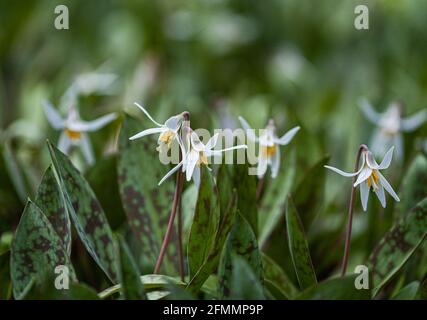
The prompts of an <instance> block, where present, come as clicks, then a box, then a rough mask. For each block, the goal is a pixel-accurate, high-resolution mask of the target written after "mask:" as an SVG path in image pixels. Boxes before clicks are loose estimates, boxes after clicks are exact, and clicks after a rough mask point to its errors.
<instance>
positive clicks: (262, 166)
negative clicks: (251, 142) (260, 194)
mask: <svg viewBox="0 0 427 320" xmlns="http://www.w3.org/2000/svg"><path fill="white" fill-rule="evenodd" d="M267 164H268V159H267V158H266V157H263V156H259V157H258V167H257V175H258V178H260V179H261V178H262V177H263V176H264V175H265V173H266V171H267Z"/></svg>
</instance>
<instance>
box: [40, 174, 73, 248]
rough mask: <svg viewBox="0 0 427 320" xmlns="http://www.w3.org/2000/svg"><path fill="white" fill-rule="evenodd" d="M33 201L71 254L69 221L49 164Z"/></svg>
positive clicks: (62, 198)
mask: <svg viewBox="0 0 427 320" xmlns="http://www.w3.org/2000/svg"><path fill="white" fill-rule="evenodd" d="M34 203H35V204H36V205H37V206H38V207H39V208H40V210H41V211H42V212H43V213H44V215H45V216H46V217H47V218H48V219H49V221H50V223H51V224H52V227H53V229H54V230H55V231H56V233H57V234H58V235H59V238H60V239H61V241H62V244H63V246H64V248H65V249H66V251H67V253H68V255H70V254H71V222H70V217H69V216H68V212H67V209H66V204H65V200H64V197H63V195H62V193H61V190H60V189H59V185H58V182H57V180H56V178H55V174H54V172H53V169H52V167H51V166H49V167H48V168H47V170H46V172H45V173H44V176H43V179H42V182H41V183H40V185H39V187H38V189H37V194H36V199H35V201H34Z"/></svg>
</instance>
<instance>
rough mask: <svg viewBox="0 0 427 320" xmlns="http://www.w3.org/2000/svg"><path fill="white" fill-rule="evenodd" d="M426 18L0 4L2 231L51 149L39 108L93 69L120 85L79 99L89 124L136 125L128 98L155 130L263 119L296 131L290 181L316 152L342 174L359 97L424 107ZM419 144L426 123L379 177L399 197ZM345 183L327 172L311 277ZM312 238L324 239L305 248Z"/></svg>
mask: <svg viewBox="0 0 427 320" xmlns="http://www.w3.org/2000/svg"><path fill="white" fill-rule="evenodd" d="M59 4H64V5H66V6H67V7H68V8H69V27H70V28H69V30H56V29H55V28H54V20H55V17H56V15H55V13H54V9H55V7H56V6H57V5H59ZM358 4H366V5H367V6H368V7H369V22H370V28H369V30H364V31H358V30H356V29H355V28H354V18H355V14H354V8H355V6H356V5H358ZM426 12H427V1H424V0H401V1H385V0H384V1H361V0H360V1H350V0H347V1H336V0H323V1H308V0H304V1H301V0H273V1H256V0H239V1H237V0H189V1H178V0H177V1H166V0H158V1H147V0H145V1H129V0H127V1H112V0H106V1H83V0H73V1H65V0H62V1H56V0H54V1H52V0H46V1H8V0H1V1H0V139H1V149H0V150H1V159H0V164H1V166H0V234H2V233H4V232H5V231H10V230H13V229H14V228H15V227H16V225H17V223H18V221H19V217H20V214H21V212H22V208H23V205H24V202H25V200H26V197H27V196H31V197H32V196H33V194H34V191H35V190H36V187H37V185H38V184H39V182H40V177H41V175H42V173H43V171H44V170H45V168H46V167H47V165H48V163H49V158H48V152H47V149H46V147H45V140H46V139H47V138H49V139H50V140H52V141H54V142H56V141H57V139H58V132H55V131H54V130H52V129H51V128H50V126H49V124H48V123H47V120H46V118H45V116H44V113H43V109H42V101H43V100H44V99H49V100H50V101H51V102H52V103H53V104H54V105H56V106H58V105H59V101H60V98H61V96H62V94H63V93H64V92H65V91H66V89H67V88H68V87H69V86H70V85H71V84H72V82H73V81H74V79H75V78H76V76H78V75H79V74H81V73H84V72H91V71H95V70H102V71H106V72H113V73H115V74H117V75H118V80H117V82H116V84H115V86H114V89H113V90H112V92H111V94H109V95H90V96H85V97H81V98H80V99H79V109H80V112H81V114H82V117H83V118H84V119H86V120H90V119H94V118H96V117H98V116H100V115H102V114H105V113H107V112H112V111H121V110H126V111H128V112H130V113H133V114H136V115H138V116H140V112H138V110H137V109H136V108H135V107H134V105H133V102H135V101H137V102H140V103H142V104H143V105H145V106H146V107H147V109H149V110H150V112H152V114H153V115H154V116H155V118H156V119H158V120H160V121H164V120H165V119H166V118H167V117H168V116H170V115H171V114H174V113H178V112H181V111H183V110H188V111H190V112H191V115H192V116H191V117H192V125H193V127H194V128H201V127H203V128H208V129H214V128H233V127H237V126H238V125H239V124H238V121H237V116H239V115H242V116H244V117H245V118H246V119H247V120H248V122H249V123H250V124H251V125H252V126H253V127H254V128H262V127H263V126H264V125H265V123H266V121H267V119H268V118H269V117H272V118H274V119H275V120H276V123H277V126H278V133H279V135H281V134H283V133H284V132H285V131H286V130H288V129H290V128H291V127H293V126H295V125H300V126H301V127H302V130H301V131H300V132H299V133H298V135H297V136H296V138H295V140H293V142H292V145H293V147H294V148H296V149H297V155H298V162H297V163H298V169H299V170H298V171H297V172H299V173H298V179H300V178H301V175H302V174H303V173H304V172H305V170H306V169H307V168H308V167H310V166H311V165H312V164H314V163H315V162H316V161H318V160H319V159H320V158H321V157H322V156H324V155H325V154H329V155H331V160H330V164H331V165H333V166H337V167H340V168H342V169H344V170H346V171H350V170H351V169H352V167H353V162H354V155H355V152H356V151H357V147H358V145H359V144H360V143H367V142H369V139H370V137H371V135H372V132H373V130H374V127H373V125H372V124H371V123H369V122H368V121H367V120H366V119H365V118H364V117H363V115H362V114H361V112H360V110H359V109H358V107H357V101H358V100H359V98H361V97H366V98H368V99H369V100H370V101H371V102H372V103H373V104H374V106H375V107H376V108H377V110H379V111H381V110H384V109H385V108H386V107H387V105H388V104H389V102H391V101H392V100H400V101H402V102H403V103H404V107H405V109H404V114H405V115H408V114H409V115H410V114H412V113H413V112H415V111H418V110H420V109H422V108H424V107H426V105H427V103H426V101H427V99H426V98H427V90H426V89H427V59H426V57H427V41H426V30H427V20H426V18H425V13H426ZM119 125H120V121H119V120H118V121H116V122H114V123H113V124H111V125H109V126H107V127H106V128H104V129H102V130H100V131H99V132H96V133H93V134H91V135H90V137H91V140H92V142H93V144H94V148H95V152H96V158H97V159H98V160H99V159H102V158H105V157H107V159H108V154H112V153H114V152H115V150H116V139H117V131H118V129H119ZM141 129H142V128H141ZM426 135H427V130H426V128H425V126H424V127H422V128H420V129H418V130H417V131H416V132H414V133H411V134H408V135H405V161H404V163H403V164H402V165H400V166H396V168H395V170H392V172H389V173H388V174H386V176H387V177H388V178H390V180H391V183H392V184H393V186H395V188H396V189H397V190H399V184H400V181H401V179H402V172H404V170H405V168H406V167H407V165H408V163H409V162H410V160H411V159H412V158H413V157H414V156H415V154H416V153H417V152H418V151H420V150H421V149H422V145H423V141H424V137H425V136H426ZM285 148H286V147H285ZM421 151H422V150H421ZM286 154H287V153H286V149H284V150H283V151H282V157H286ZM378 160H381V159H378ZM107 161H108V160H107ZM98 168H99V167H98ZM281 169H282V170H286V167H282V168H281ZM89 170H90V169H89ZM99 170H100V169H99ZM90 174H91V172H90V171H89V172H88V176H89V177H90ZM111 174H114V173H111ZM95 175H96V174H95ZM349 183H350V181H349V180H348V179H344V178H342V177H339V176H336V175H335V174H333V173H329V172H328V174H327V183H326V186H325V192H326V202H325V203H324V206H323V208H324V210H323V212H322V214H321V216H320V217H319V219H318V220H317V222H316V228H313V229H312V230H310V232H311V231H313V230H314V231H313V233H314V235H312V236H311V237H310V239H311V240H310V241H312V242H313V243H318V244H317V247H316V248H315V250H314V251H315V253H314V257H313V259H314V264H315V265H316V264H317V265H318V267H319V268H320V269H321V268H322V266H323V264H320V263H319V262H318V259H320V258H321V257H322V255H323V254H324V252H325V250H331V247H332V246H333V243H336V241H338V240H339V239H338V240H337V238H336V236H332V235H331V234H334V235H336V234H337V232H338V231H339V230H341V226H342V225H343V223H344V218H345V212H346V204H347V200H348V192H347V191H349V188H350V185H349ZM98 184H99V186H98V187H99V189H102V188H105V184H103V182H101V183H98ZM111 188H113V186H112V187H111ZM95 189H96V187H95ZM104 198H105V199H103V198H102V196H100V200H101V202H103V201H104V202H103V206H104V207H108V203H106V202H107V201H108V200H109V197H108V195H107V196H106V197H104ZM110 200H111V199H110ZM370 202H371V203H370V205H371V210H370V211H371V214H370V215H369V217H368V216H367V215H361V214H360V215H356V220H355V232H354V234H355V239H356V242H357V241H358V240H357V239H358V238H357V237H358V235H360V234H361V232H362V231H366V230H371V231H372V230H376V231H377V232H370V233H368V234H369V236H363V237H360V240H359V241H360V243H361V244H360V247H361V248H362V249H363V250H360V255H362V256H363V257H364V258H366V255H368V254H369V252H371V249H372V246H373V244H374V243H376V241H377V240H378V239H379V238H381V236H382V235H383V232H384V231H385V230H387V229H388V228H389V227H390V225H391V223H392V219H391V217H392V210H393V203H392V201H390V200H389V204H390V206H389V207H388V208H387V210H386V212H383V211H381V210H379V208H380V207H379V206H378V203H377V202H378V201H376V199H373V197H371V201H370ZM372 206H374V208H376V209H377V210H372ZM357 207H358V208H357V211H360V210H361V209H360V205H359V204H358V205H357ZM107 211H108V210H107ZM107 214H108V212H107ZM112 214H113V215H114V214H115V213H112ZM116 214H117V215H119V214H118V213H116ZM120 214H122V213H120ZM384 217H385V218H384ZM387 217H388V218H387ZM383 218H384V219H383ZM109 219H110V222H111V221H112V220H114V219H116V217H112V216H111V214H110V216H109ZM120 221H121V218H120V219H117V221H112V222H111V223H112V225H113V228H117V227H119V226H120ZM378 221H382V222H381V223H378ZM370 228H373V229H370ZM319 230H322V231H323V232H326V236H329V238H328V239H329V240H328V241H326V242H322V243H321V244H320V242H316V241H315V240H313V239H316V233H317V231H319ZM328 232H330V233H328ZM363 234H365V233H363ZM340 252H341V251H340ZM340 252H339V254H340ZM356 252H357V251H356ZM355 255H356V256H353V257H352V258H354V259H356V260H357V259H358V257H357V254H355ZM325 263H326V262H325ZM326 264H327V263H326ZM324 268H325V270H324V271H325V272H326V273H327V272H329V271H328V270H327V266H324Z"/></svg>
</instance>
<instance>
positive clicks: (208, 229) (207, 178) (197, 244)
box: [187, 167, 220, 279]
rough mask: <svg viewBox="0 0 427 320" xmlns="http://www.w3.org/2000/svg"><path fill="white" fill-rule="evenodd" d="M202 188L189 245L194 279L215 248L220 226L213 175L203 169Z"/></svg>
mask: <svg viewBox="0 0 427 320" xmlns="http://www.w3.org/2000/svg"><path fill="white" fill-rule="evenodd" d="M201 169H202V170H201V174H200V186H199V192H198V197H197V203H196V209H195V212H194V217H193V223H192V225H191V229H190V237H189V239H188V245H187V256H188V266H189V275H190V279H192V278H193V277H194V276H195V275H196V273H197V272H198V271H199V269H200V268H201V267H202V265H203V264H204V263H205V261H206V258H207V257H208V255H209V253H210V251H211V249H212V248H213V245H214V242H215V237H216V232H217V230H218V226H219V219H220V208H219V199H218V191H217V188H216V185H215V182H214V179H213V177H212V175H211V173H210V172H209V171H208V170H207V169H206V168H204V167H202V168H201Z"/></svg>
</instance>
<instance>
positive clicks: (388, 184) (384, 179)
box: [378, 172, 400, 202]
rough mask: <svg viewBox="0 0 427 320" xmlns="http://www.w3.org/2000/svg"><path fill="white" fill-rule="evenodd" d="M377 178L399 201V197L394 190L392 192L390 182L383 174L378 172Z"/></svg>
mask: <svg viewBox="0 0 427 320" xmlns="http://www.w3.org/2000/svg"><path fill="white" fill-rule="evenodd" d="M378 178H379V182H380V184H382V185H383V187H384V189H385V190H386V191H387V192H388V193H389V194H390V195H391V196H392V197H393V199H394V200H396V201H398V202H399V201H400V199H399V197H398V196H397V194H396V192H394V190H393V188H392V187H391V185H390V183H388V181H387V180H386V178H384V176H383V175H382V174H381V173H380V172H378Z"/></svg>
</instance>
